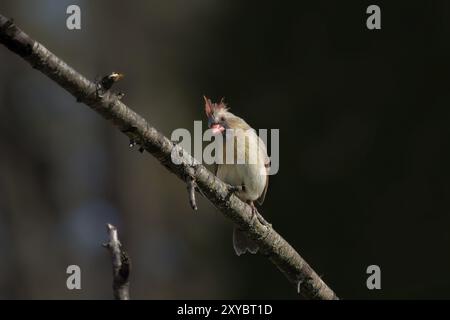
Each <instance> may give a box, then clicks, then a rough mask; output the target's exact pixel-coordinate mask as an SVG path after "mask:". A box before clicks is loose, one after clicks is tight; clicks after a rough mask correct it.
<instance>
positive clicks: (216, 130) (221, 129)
mask: <svg viewBox="0 0 450 320" xmlns="http://www.w3.org/2000/svg"><path fill="white" fill-rule="evenodd" d="M211 130H212V133H213V134H220V133H222V132H224V131H225V128H224V127H223V126H221V125H220V124H218V123H213V124H212V125H211Z"/></svg>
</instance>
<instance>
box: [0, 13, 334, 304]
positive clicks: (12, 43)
mask: <svg viewBox="0 0 450 320" xmlns="http://www.w3.org/2000/svg"><path fill="white" fill-rule="evenodd" d="M0 42H1V43H2V44H3V45H5V46H6V47H7V48H9V49H10V50H11V51H13V52H15V53H16V54H18V55H19V56H21V57H22V58H23V59H25V60H26V61H27V62H29V63H30V64H31V65H32V67H33V68H35V69H37V70H39V71H41V72H42V73H44V74H45V75H47V76H48V77H49V78H50V79H52V80H53V81H55V82H56V83H58V84H59V85H60V86H61V87H63V88H64V89H66V90H67V91H68V92H70V93H71V94H72V95H73V96H74V97H75V98H76V99H77V101H79V102H83V103H84V104H86V105H88V106H89V107H91V108H92V109H94V110H95V111H97V112H98V113H100V114H101V115H102V116H103V117H104V118H105V119H107V120H110V121H111V122H112V123H113V124H114V125H115V126H116V127H117V128H118V129H119V130H121V131H122V132H123V133H124V134H126V135H127V136H128V137H129V138H130V140H131V141H136V142H137V143H138V144H140V145H141V146H142V148H143V149H145V150H146V151H147V152H149V153H151V154H152V155H153V156H154V157H156V158H157V159H158V160H159V161H160V162H161V164H163V165H164V166H165V167H166V168H167V169H168V170H170V171H171V172H172V173H174V174H175V175H177V176H178V177H179V178H180V179H182V180H183V181H185V182H186V183H189V181H192V180H195V183H196V185H197V187H198V188H199V189H200V190H201V192H202V194H204V195H205V196H206V197H207V198H208V199H209V200H210V201H211V202H212V203H213V204H214V205H215V206H216V207H218V208H219V210H220V211H221V212H222V213H223V214H224V215H225V217H227V218H228V219H230V220H231V221H233V222H234V223H235V224H237V225H238V226H239V227H240V229H241V230H243V231H244V232H245V233H246V234H247V235H248V236H249V237H250V238H251V239H253V240H254V241H255V242H256V243H257V244H258V245H259V247H260V249H261V252H262V253H263V254H264V255H265V256H267V257H268V258H269V259H270V260H271V261H272V262H273V263H274V264H275V265H276V266H277V267H278V269H280V270H281V272H282V273H283V274H284V275H285V276H286V277H287V278H288V279H289V281H290V282H291V283H292V284H293V285H294V287H295V288H296V289H297V291H299V293H301V294H302V295H303V296H305V297H306V298H309V299H337V296H336V294H335V293H334V292H333V290H331V289H330V288H329V287H328V286H327V285H326V284H325V282H323V281H322V279H321V278H320V277H319V276H318V275H317V273H316V272H315V271H314V270H313V269H312V268H311V267H310V266H309V264H308V263H307V262H306V261H305V260H304V259H303V258H302V257H301V256H300V255H299V254H298V253H297V252H296V251H295V250H294V248H293V247H292V246H291V245H290V244H289V243H288V242H287V241H286V240H284V239H283V238H282V237H281V236H280V235H279V234H278V233H277V232H276V231H275V230H274V229H273V228H271V227H267V226H264V225H263V224H261V223H259V222H258V221H257V220H258V219H252V209H251V208H250V206H248V205H247V204H245V203H244V202H242V201H241V200H240V199H239V198H237V197H236V196H235V195H234V194H232V193H231V192H230V191H229V190H228V187H227V185H226V184H225V183H223V182H222V181H220V180H219V179H218V178H217V177H216V176H215V175H213V174H212V173H211V172H210V171H208V170H207V169H206V168H205V167H204V166H203V165H201V164H199V163H198V162H197V161H196V160H195V159H194V158H193V157H192V156H191V155H190V154H189V153H187V152H186V151H185V150H183V149H182V148H181V147H180V146H178V145H174V144H173V143H172V142H171V141H170V140H169V139H168V138H166V137H165V136H164V135H162V134H161V133H160V132H158V131H157V130H156V129H155V128H154V127H152V126H150V125H149V124H148V123H147V122H146V121H145V119H144V118H142V117H141V116H139V115H138V114H137V113H135V112H134V111H133V110H131V109H130V108H129V107H127V106H126V105H125V104H124V103H122V102H121V101H120V99H119V98H118V97H117V95H115V94H113V93H111V92H110V91H106V92H105V93H104V94H102V95H101V96H99V95H98V94H96V85H95V84H94V83H93V82H92V81H90V80H88V79H86V78H85V77H84V76H83V75H81V74H80V73H78V72H77V71H75V70H74V69H73V68H72V67H70V66H69V65H67V64H66V63H65V62H64V61H62V60H61V59H59V58H58V57H57V56H56V55H54V54H53V53H51V52H50V51H49V50H47V49H46V48H45V47H44V46H43V45H42V44H40V43H39V42H37V41H35V40H33V39H32V38H30V37H29V36H28V35H27V34H26V33H24V32H23V31H22V30H20V29H19V28H18V27H17V26H16V25H15V24H14V23H13V22H12V21H11V20H9V19H7V18H6V17H4V16H2V15H1V14H0ZM172 152H174V153H173V154H174V155H176V156H177V157H178V158H177V160H178V163H180V164H175V163H174V162H173V161H172V158H171V154H172Z"/></svg>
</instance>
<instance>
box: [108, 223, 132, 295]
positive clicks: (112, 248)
mask: <svg viewBox="0 0 450 320" xmlns="http://www.w3.org/2000/svg"><path fill="white" fill-rule="evenodd" d="M106 229H107V231H108V236H109V241H108V242H107V243H105V244H103V246H104V247H105V248H107V249H108V250H109V252H110V253H111V260H112V269H113V292H114V298H115V299H117V300H130V281H129V276H130V266H131V263H130V258H129V257H128V255H127V253H126V252H125V251H124V250H123V249H122V244H121V243H120V241H119V234H118V232H117V228H116V227H115V226H113V225H112V224H109V223H108V224H107V225H106Z"/></svg>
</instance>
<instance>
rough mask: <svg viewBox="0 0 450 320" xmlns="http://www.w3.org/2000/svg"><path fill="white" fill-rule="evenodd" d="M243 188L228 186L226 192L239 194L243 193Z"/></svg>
mask: <svg viewBox="0 0 450 320" xmlns="http://www.w3.org/2000/svg"><path fill="white" fill-rule="evenodd" d="M244 190H245V187H244V186H243V185H242V186H232V185H231V184H229V185H228V192H229V193H236V192H241V191H244Z"/></svg>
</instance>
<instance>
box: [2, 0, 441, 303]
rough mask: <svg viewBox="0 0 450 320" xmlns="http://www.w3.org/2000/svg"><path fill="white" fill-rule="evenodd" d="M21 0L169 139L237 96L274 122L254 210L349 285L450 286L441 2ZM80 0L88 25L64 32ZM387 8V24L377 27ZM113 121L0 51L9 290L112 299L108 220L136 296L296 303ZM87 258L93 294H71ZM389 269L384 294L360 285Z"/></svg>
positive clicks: (428, 293)
mask: <svg viewBox="0 0 450 320" xmlns="http://www.w3.org/2000/svg"><path fill="white" fill-rule="evenodd" d="M393 2H394V1H375V2H366V1H307V2H306V1H295V2H281V1H272V2H268V1H206V0H190V1H181V0H177V1H127V2H123V1H52V0H46V1H43V0H40V1H25V0H22V1H8V0H6V1H5V0H3V1H1V3H0V13H2V14H3V15H6V16H9V17H12V18H14V19H15V21H16V23H17V24H18V25H19V26H20V27H22V28H23V29H24V30H25V31H27V32H28V33H29V34H30V35H31V36H32V37H34V38H35V39H36V40H38V41H40V42H42V43H43V44H44V45H45V46H47V47H48V48H49V49H50V50H52V51H53V52H54V53H55V54H57V55H58V56H60V57H61V58H62V59H64V60H65V61H67V62H68V63H69V64H70V65H72V66H73V67H75V68H76V69H77V70H78V71H80V72H81V73H83V74H85V75H86V76H88V77H90V78H91V79H93V78H95V77H96V76H99V75H104V74H107V73H109V72H111V71H113V70H114V71H121V72H123V73H125V74H126V78H125V79H124V80H123V81H122V83H120V84H119V85H118V88H119V89H120V90H122V91H124V92H126V96H125V98H124V101H125V103H127V104H128V105H129V106H131V107H132V108H133V109H134V110H136V111H137V112H138V113H140V114H141V115H143V116H144V117H145V118H146V119H148V121H149V122H150V123H151V124H153V125H154V126H156V127H157V128H158V129H160V130H161V131H162V132H164V133H165V134H166V135H170V133H171V132H172V130H174V129H176V128H180V127H184V128H188V129H189V130H192V129H193V121H194V120H204V115H203V102H202V95H203V94H206V95H208V96H211V97H212V98H214V99H219V98H220V97H222V96H225V97H226V100H227V101H228V103H229V105H230V106H231V108H232V111H233V112H235V113H236V114H237V115H239V116H242V117H243V118H245V119H246V120H247V121H248V122H249V123H250V124H251V125H252V126H253V127H254V128H279V129H280V142H281V146H280V150H281V154H280V171H279V173H278V174H277V175H275V176H273V177H271V180H270V186H269V191H268V195H267V197H266V202H265V203H264V205H263V207H262V209H261V212H262V213H263V214H264V216H265V217H266V218H267V219H268V220H269V221H271V222H272V224H273V226H274V227H275V229H276V230H278V231H279V232H280V233H281V234H282V235H283V236H284V237H285V238H286V239H287V240H288V241H289V242H290V243H291V244H292V245H293V246H294V247H295V248H297V249H298V251H299V252H300V254H301V255H302V256H303V257H304V258H305V259H306V260H307V261H308V262H309V263H310V264H311V265H312V266H313V268H314V269H315V270H316V271H317V273H319V274H320V275H321V276H322V277H323V279H324V280H325V282H327V283H328V284H329V285H330V286H331V287H332V288H333V289H334V290H335V291H336V293H337V294H338V295H339V296H340V297H342V298H346V299H350V298H358V299H359V298H364V299H365V298H370V299H380V298H384V299H394V298H402V299H403V298H449V297H450V294H449V292H450V290H449V289H450V276H449V275H448V272H447V271H448V270H449V268H450V250H449V246H450V233H449V226H450V214H449V213H450V210H449V209H450V201H449V192H450V185H449V182H448V178H449V169H448V164H449V162H450V155H449V152H448V150H449V131H450V129H449V126H448V122H449V111H448V110H449V100H450V99H449V98H450V97H449V66H450V60H449V54H450V50H449V49H450V40H449V39H450V2H448V1H414V2H413V1H395V3H393ZM74 3H75V4H78V5H79V6H80V7H81V10H82V30H81V31H69V30H67V29H66V27H65V20H66V17H67V15H66V14H65V10H66V7H67V6H68V5H69V4H74ZM370 4H377V5H379V6H380V7H381V12H382V29H381V30H376V31H369V30H368V29H367V28H366V25H365V24H366V18H367V14H366V13H365V12H366V8H367V6H368V5H370ZM199 207H200V209H199V212H198V213H194V212H192V211H191V209H190V207H189V204H188V201H187V195H186V190H185V186H184V185H183V184H182V183H181V182H180V181H179V180H178V179H176V177H175V176H173V175H172V174H170V173H169V172H167V171H166V170H165V169H163V168H162V167H161V166H160V165H159V164H158V163H157V161H156V160H155V159H153V158H152V157H151V156H149V155H148V154H144V155H141V154H140V153H138V152H137V151H136V150H134V151H130V150H129V149H128V141H127V139H126V137H125V136H123V135H122V134H121V133H120V132H118V130H116V129H115V128H113V127H112V126H111V125H110V124H109V123H107V122H105V121H104V120H103V119H101V118H100V117H99V116H97V115H96V114H95V113H94V112H92V111H91V110H89V109H88V108H87V107H85V106H84V105H79V104H77V103H76V102H75V99H74V98H73V97H72V96H70V95H69V94H67V93H66V92H64V91H63V90H62V89H61V88H59V87H58V86H57V85H56V84H54V83H53V82H52V81H50V80H49V79H47V78H46V77H44V76H43V75H41V74H39V73H37V72H35V71H34V70H33V69H32V68H30V67H29V66H28V65H27V64H26V63H24V62H23V61H22V60H20V59H19V58H18V57H17V56H15V55H13V54H12V53H11V52H9V51H7V50H6V49H5V48H3V47H2V48H0V261H1V262H0V298H12V299H18V298H40V299H43V298H52V299H56V298H64V299H77V298H88V299H92V298H102V299H103V298H110V297H111V295H112V293H111V289H110V287H111V269H110V268H111V266H110V262H109V256H108V254H107V252H106V250H105V249H102V248H101V246H100V244H101V243H102V242H103V241H105V240H106V232H105V227H104V224H105V223H106V222H112V223H115V224H117V225H118V226H119V231H120V234H121V236H122V238H123V243H124V245H125V247H126V248H127V249H128V250H129V253H130V255H131V258H132V261H133V270H132V285H131V286H132V287H131V294H132V297H134V298H141V299H149V298H157V299H164V298H181V299H190V298H192V299H195V298H221V299H229V298H230V299H231V298H277V299H278V298H296V294H295V290H293V288H292V287H291V286H290V285H289V283H288V282H287V281H286V280H285V279H284V277H283V275H281V274H280V273H279V272H278V271H277V270H276V269H275V268H274V267H273V266H272V265H271V264H270V262H268V261H267V260H266V259H265V258H263V257H261V256H256V257H254V256H244V257H240V258H237V257H236V256H235V255H234V253H233V248H232V245H231V230H232V227H231V224H230V223H229V222H227V221H226V220H225V219H224V218H223V217H222V215H220V214H219V213H218V212H217V210H216V209H214V208H213V206H212V205H211V204H209V203H208V202H207V201H205V200H204V199H199ZM69 264H78V265H79V266H80V267H81V269H82V290H81V291H78V292H71V291H68V290H67V289H66V287H65V281H66V274H65V269H66V267H67V266H68V265H69ZM371 264H376V265H379V266H380V267H381V272H382V278H381V279H382V280H381V281H382V290H380V291H369V290H367V288H366V278H367V275H366V268H367V266H369V265H371Z"/></svg>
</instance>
